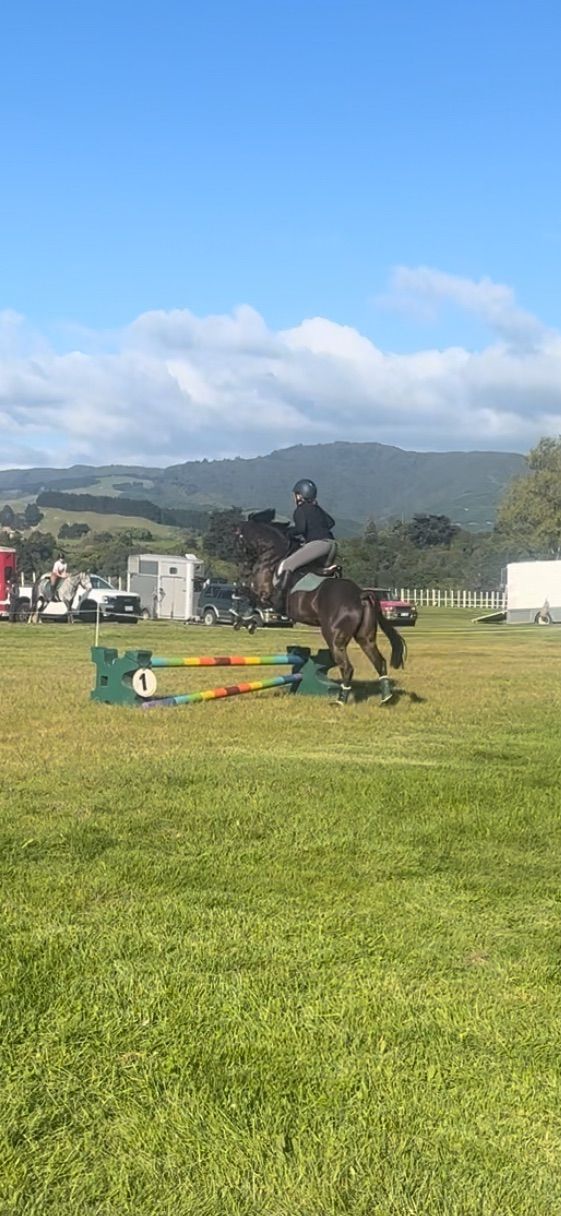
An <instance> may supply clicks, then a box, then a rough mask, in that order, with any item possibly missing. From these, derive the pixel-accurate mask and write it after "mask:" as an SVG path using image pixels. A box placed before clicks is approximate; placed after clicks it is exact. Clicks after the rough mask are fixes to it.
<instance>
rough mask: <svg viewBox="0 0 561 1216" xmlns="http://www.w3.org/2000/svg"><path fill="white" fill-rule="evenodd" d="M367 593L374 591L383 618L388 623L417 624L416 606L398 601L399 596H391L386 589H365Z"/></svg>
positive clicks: (404, 601)
mask: <svg viewBox="0 0 561 1216" xmlns="http://www.w3.org/2000/svg"><path fill="white" fill-rule="evenodd" d="M367 591H375V592H376V595H377V596H378V599H379V601H380V605H381V608H382V612H383V613H384V616H385V617H387V619H388V621H392V623H393V624H396V625H415V624H416V623H417V616H418V612H417V605H416V604H410V603H408V601H407V600H400V599H399V596H396V595H392V592H391V591H388V589H387V587H367Z"/></svg>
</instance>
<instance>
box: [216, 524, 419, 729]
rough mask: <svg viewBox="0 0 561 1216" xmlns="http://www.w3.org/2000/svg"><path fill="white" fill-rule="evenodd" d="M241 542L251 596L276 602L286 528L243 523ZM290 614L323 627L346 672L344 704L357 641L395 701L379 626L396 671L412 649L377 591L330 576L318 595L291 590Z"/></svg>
mask: <svg viewBox="0 0 561 1216" xmlns="http://www.w3.org/2000/svg"><path fill="white" fill-rule="evenodd" d="M238 544H239V549H240V552H241V553H242V555H243V558H244V565H245V569H244V573H243V579H244V581H245V582H246V583H247V586H248V589H249V592H250V594H251V596H252V597H253V599H254V600H255V601H256V602H258V603H261V604H267V603H270V602H271V596H272V594H273V578H274V574H275V571H276V569H277V566H278V564H279V562H280V561H282V559H283V557H286V555H287V553H288V551H289V548H290V543H289V540H288V537H287V534H286V525H284V526H283V525H282V524H274V523H263V522H260V521H259V520H257V519H250V520H248V521H247V522H246V523H243V524H241V525H240V528H239V530H238ZM303 573H305V571H303V570H299V571H298V573H297V575H293V576H292V579H293V581H292V585H293V582H294V580H295V579H296V578H300V577H302V574H303ZM287 613H288V615H289V616H290V617H291V618H292V620H293V621H298V622H300V623H301V624H302V625H319V627H320V629H321V632H322V634H323V636H324V638H325V641H326V642H327V645H328V647H329V650H330V651H331V656H332V658H333V663H334V665H337V666H338V667H339V668H340V671H341V687H340V691H339V697H338V703H339V704H340V705H345V704H346V703H347V701H348V699H349V696H350V693H351V691H352V679H353V675H354V668H353V665H352V663H351V661H350V659H349V656H348V653H347V647H348V645H349V642H350V641H352V639H353V638H354V640H355V642H358V645H359V646H360V647H361V649H362V650H363V651H364V653H365V655H366V656H367V658H369V659H370V662H371V663H372V664H373V666H374V667H375V668H376V671H377V672H378V675H379V677H380V684H381V689H382V701H383V702H385V701H390V700H391V697H392V688H391V683H390V680H389V678H388V676H387V666H386V660H385V658H384V656H383V655H382V654H381V653H380V651H379V650H378V647H377V645H376V633H377V629H378V626H380V629H381V630H382V633H384V634H385V635H386V637H387V639H388V641H389V642H390V643H391V648H392V653H391V659H390V664H391V666H392V667H394V668H400V667H403V666H404V662H405V654H406V647H405V642H404V641H403V638H402V637H401V636H400V634H399V633H398V632H397V630H396V629H394V628H393V626H392V625H390V623H389V621H387V620H386V618H385V617H384V614H383V612H382V609H381V607H380V603H379V600H378V598H377V596H376V595H375V594H374V593H373V592H371V591H363V590H362V589H361V588H360V587H359V586H358V584H357V583H354V582H352V580H351V579H348V578H326V579H324V581H323V582H322V583H320V585H319V587H317V588H316V590H315V591H298V588H297V587H294V590H292V589H291V586H289V589H288V593H287Z"/></svg>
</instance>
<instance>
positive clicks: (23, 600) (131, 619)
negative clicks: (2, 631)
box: [18, 574, 141, 625]
mask: <svg viewBox="0 0 561 1216" xmlns="http://www.w3.org/2000/svg"><path fill="white" fill-rule="evenodd" d="M45 577H47V578H48V575H46V576H45ZM90 581H91V584H92V588H91V591H87V592H85V593H84V591H82V590H79V591H78V592H77V593H76V598H75V600H74V603H73V605H72V610H73V613H74V620H75V621H84V622H91V623H93V622H94V621H95V620H96V617H97V610H98V606H99V615H100V617H101V620H103V621H119V622H123V623H124V622H126V623H127V624H131V625H136V623H137V622H138V620H139V619H140V615H141V607H140V596H139V595H136V594H135V593H134V592H129V591H119V590H118V589H117V587H114V586H113V584H112V583H110V582H108V580H107V579H106V578H102V577H101V575H100V574H90ZM30 609H31V587H29V586H28V587H22V588H21V595H20V599H19V601H18V614H19V619H20V620H24V619H25V618H26V617H27V616H28V615H29V612H30ZM67 617H68V613H67V611H66V608H65V606H64V604H61V603H60V602H59V601H58V600H55V601H54V603H52V604H47V606H46V608H45V609H44V611H43V612H42V613H41V620H42V621H60V622H64V621H66V620H67Z"/></svg>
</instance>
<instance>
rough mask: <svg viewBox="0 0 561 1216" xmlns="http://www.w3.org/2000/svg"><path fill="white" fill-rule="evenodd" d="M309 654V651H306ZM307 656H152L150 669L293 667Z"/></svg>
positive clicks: (295, 652)
mask: <svg viewBox="0 0 561 1216" xmlns="http://www.w3.org/2000/svg"><path fill="white" fill-rule="evenodd" d="M308 654H309V651H308ZM306 658H307V655H306V654H305V653H304V651H303V650H301V651H297V650H294V651H293V652H292V654H249V655H247V654H246V655H243V654H222V655H216V656H214V655H206V654H203V655H200V656H198V657H196V658H193V657H192V656H191V655H189V656H188V657H187V658H185V659H164V658H161V657H160V656H159V655H155V654H153V655H152V658H151V660H150V666H151V667H285V666H287V667H295V666H297V665H298V664H301V663H304V662H305V660H306Z"/></svg>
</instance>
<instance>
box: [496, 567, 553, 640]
mask: <svg viewBox="0 0 561 1216" xmlns="http://www.w3.org/2000/svg"><path fill="white" fill-rule="evenodd" d="M506 619H507V623H508V624H509V625H521V624H527V625H559V624H561V561H556V560H555V559H551V560H549V561H542V562H510V563H509V565H508V566H507V568H506Z"/></svg>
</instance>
